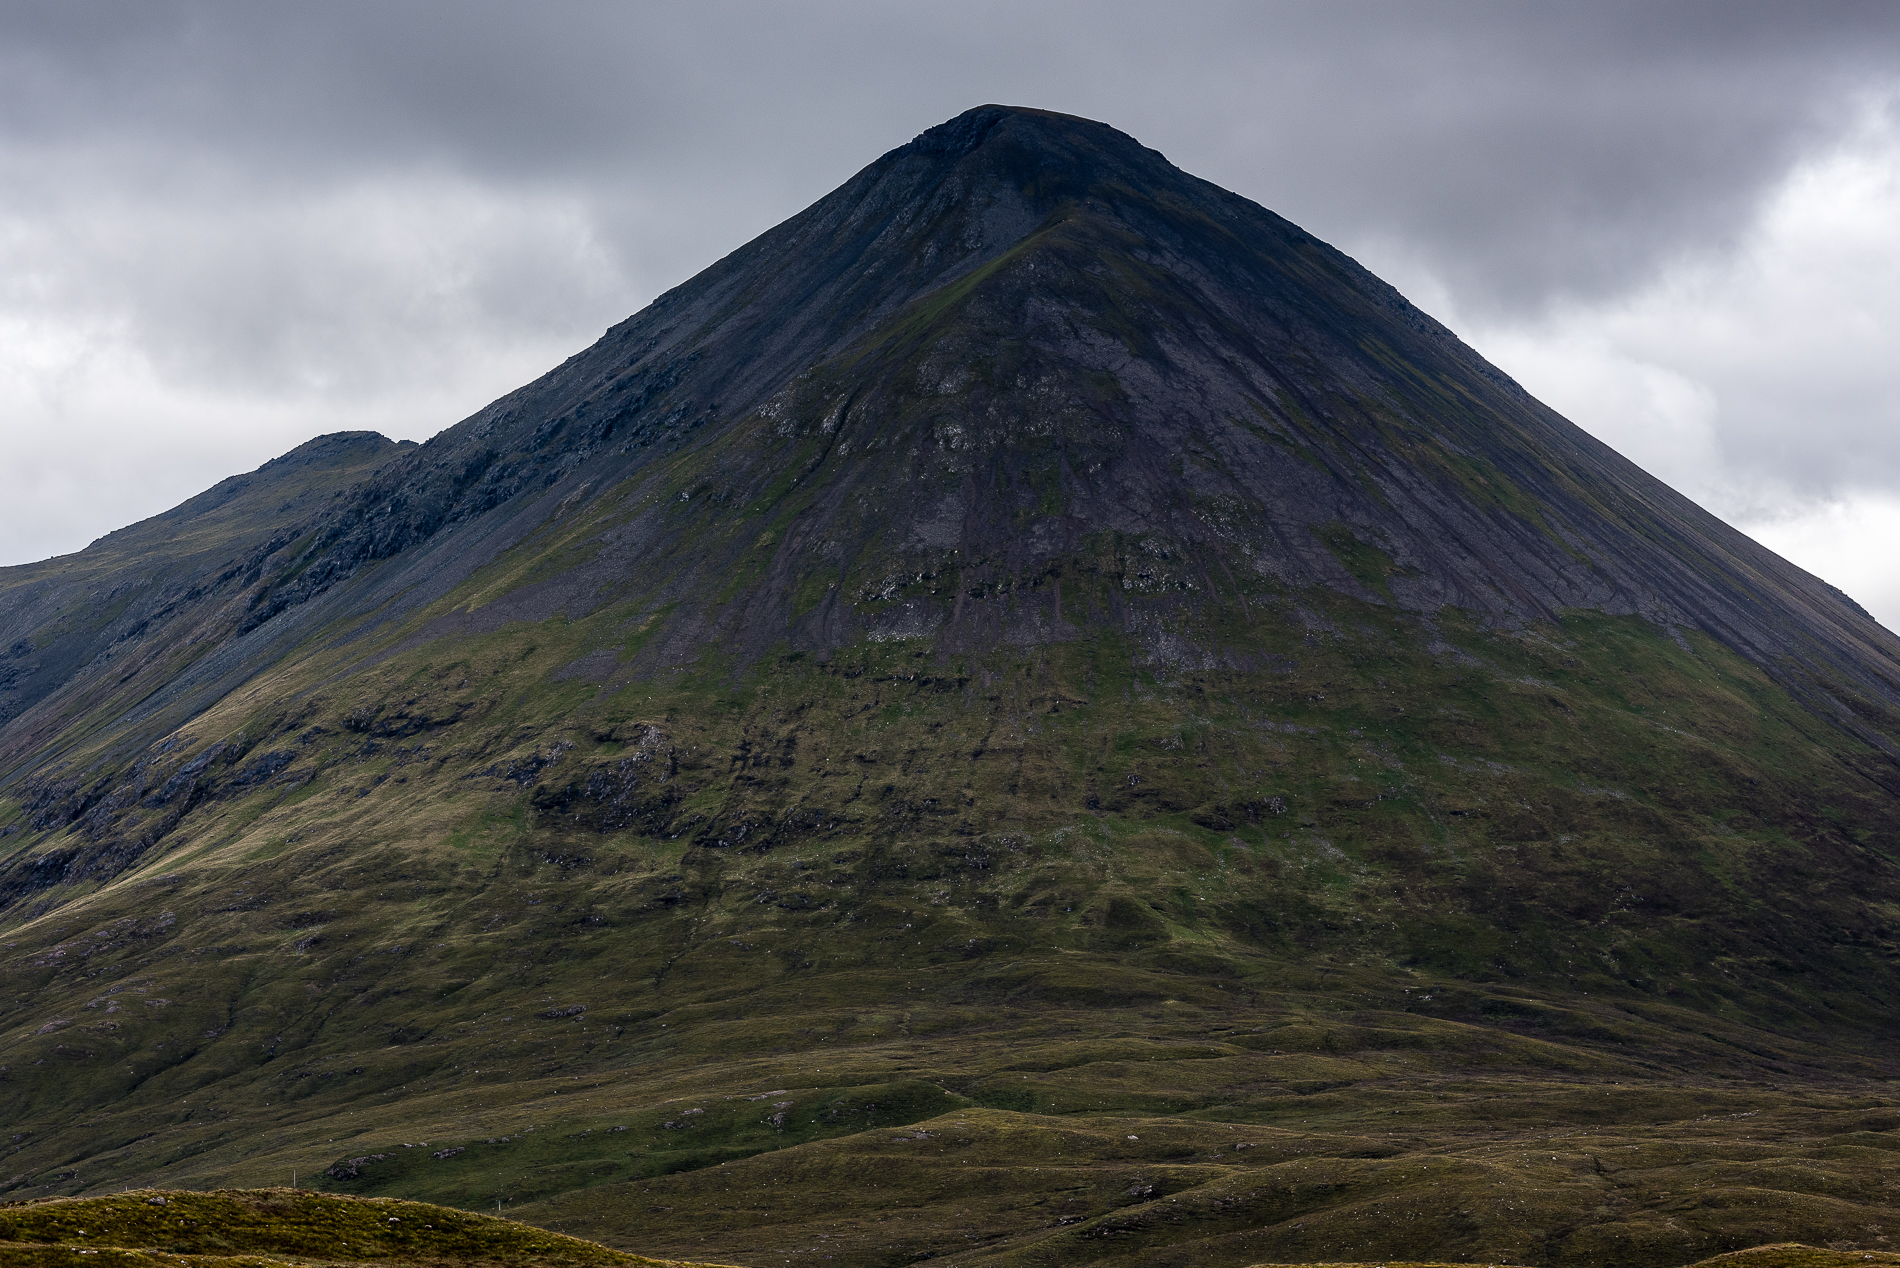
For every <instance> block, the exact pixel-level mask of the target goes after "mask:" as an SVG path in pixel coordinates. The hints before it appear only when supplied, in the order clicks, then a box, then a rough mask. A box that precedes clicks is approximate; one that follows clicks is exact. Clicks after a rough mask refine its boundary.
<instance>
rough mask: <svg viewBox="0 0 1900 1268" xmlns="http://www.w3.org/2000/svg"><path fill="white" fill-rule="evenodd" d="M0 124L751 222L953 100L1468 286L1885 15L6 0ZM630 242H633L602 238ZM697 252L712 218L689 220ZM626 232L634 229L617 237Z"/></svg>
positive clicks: (1888, 24)
mask: <svg viewBox="0 0 1900 1268" xmlns="http://www.w3.org/2000/svg"><path fill="white" fill-rule="evenodd" d="M6 28H7V30H6V34H7V38H6V41H5V43H6V47H7V48H8V49H9V50H10V51H9V53H8V54H7V55H6V70H7V72H8V73H7V74H6V75H4V76H3V77H0V79H4V82H6V83H8V84H11V85H12V87H11V88H10V89H0V94H4V96H3V97H0V101H3V102H4V105H3V106H0V110H4V113H5V116H6V117H7V119H8V120H9V129H10V131H12V132H13V133H14V134H15V136H16V137H17V138H19V139H21V140H28V139H32V140H35V141H37V142H38V143H40V144H47V145H63V144H79V145H88V144H97V145H101V146H106V147H110V146H113V145H123V144H125V143H127V141H128V140H131V141H133V142H135V143H136V144H137V145H139V146H140V147H141V148H143V149H145V150H147V151H151V150H178V151H186V152H189V151H192V150H201V151H211V152H213V153H215V154H217V155H220V156H223V157H225V158H226V159H228V160H229V161H230V162H232V163H234V164H238V165H241V166H242V167H243V168H244V170H245V171H246V172H247V173H251V174H253V178H254V179H262V178H263V175H264V174H265V173H271V174H273V175H274V176H275V177H276V178H277V179H283V180H289V181H292V182H305V181H310V180H318V179H329V180H335V179H340V178H352V177H358V176H361V175H364V174H368V173H374V172H376V171H378V170H382V171H385V172H387V171H391V170H395V171H403V170H411V169H413V168H414V166H416V165H418V164H420V165H424V166H440V167H443V168H447V169H452V170H455V171H458V172H462V173H465V174H467V175H470V176H472V177H474V178H476V179H481V180H488V181H498V182H502V183H505V184H513V183H535V184H555V185H559V186H563V187H566V188H571V189H577V190H580V191H583V192H584V193H585V194H586V195H587V196H589V197H590V198H592V199H594V200H595V201H596V202H597V203H598V205H599V208H600V214H601V216H602V219H603V223H605V224H608V225H614V224H621V225H623V226H624V225H626V223H627V221H628V219H629V217H628V213H627V211H626V208H625V204H627V203H628V202H630V201H643V200H650V198H651V196H652V194H653V193H654V192H656V191H660V192H664V193H667V194H669V195H671V196H673V197H676V198H679V199H680V200H681V201H682V202H684V203H686V204H689V205H692V204H701V205H703V204H709V203H725V204H727V205H733V204H738V205H742V206H745V207H748V208H751V209H754V210H753V214H750V215H743V216H731V215H728V216H716V217H715V218H714V222H713V223H714V224H716V225H717V227H719V228H720V229H727V228H730V229H735V230H754V231H756V230H758V229H762V228H764V227H766V225H768V224H769V223H771V222H772V221H774V220H776V219H778V218H780V217H781V216H782V215H784V214H787V213H789V212H790V211H792V210H795V209H796V207H797V206H798V205H802V203H803V202H805V201H808V200H809V199H811V198H814V197H816V196H817V195H818V194H820V193H822V192H823V191H824V190H825V189H827V188H829V187H831V186H832V185H834V184H836V183H837V182H838V181H839V180H841V179H842V178H843V177H844V176H846V175H848V174H849V172H850V171H852V170H854V169H855V168H856V167H857V166H860V165H861V164H862V163H863V162H865V161H867V160H868V159H869V158H871V157H873V156H874V155H875V154H876V153H878V152H879V151H881V150H882V149H884V148H886V147H888V146H889V145H894V144H897V143H900V142H901V141H903V140H905V139H907V138H908V137H909V136H910V135H911V134H913V133H915V132H916V131H918V130H920V129H921V128H923V127H926V126H928V125H930V124H931V123H934V122H937V121H939V120H940V119H941V118H942V117H945V116H947V115H949V114H951V113H955V112H956V111H958V110H961V109H963V108H965V107H967V106H969V105H973V104H976V103H977V102H978V101H979V100H986V99H991V98H1005V99H1010V100H1020V101H1025V102H1027V103H1030V104H1039V105H1045V106H1049V107H1051V108H1057V109H1065V110H1070V111H1073V112H1076V113H1083V114H1090V115H1093V116H1095V117H1100V118H1104V119H1106V120H1108V121H1109V122H1112V123H1115V124H1117V125H1118V126H1121V127H1123V128H1124V129H1125V130H1128V131H1131V132H1134V133H1135V134H1136V135H1138V136H1140V137H1141V138H1142V139H1143V140H1145V141H1147V142H1148V143H1149V144H1152V145H1155V146H1156V147H1157V148H1160V149H1163V150H1164V151H1166V152H1167V153H1169V154H1170V156H1171V157H1174V158H1175V159H1176V160H1177V161H1178V162H1182V163H1184V165H1187V166H1189V167H1190V169H1191V170H1197V171H1199V172H1201V173H1202V174H1205V175H1207V176H1208V177H1209V178H1210V179H1213V180H1216V181H1219V182H1220V183H1222V184H1226V185H1229V186H1230V187H1234V188H1238V189H1240V190H1241V191H1242V192H1244V193H1248V194H1250V195H1252V196H1254V197H1257V198H1260V199H1261V200H1263V201H1265V202H1266V203H1267V204H1268V205H1270V206H1273V207H1274V208H1275V209H1276V210H1280V211H1281V212H1282V213H1283V214H1287V215H1289V216H1290V217H1292V218H1293V219H1296V220H1299V221H1301V222H1302V223H1306V224H1307V225H1308V227H1310V228H1312V229H1314V230H1315V231H1316V232H1319V233H1321V234H1322V235H1325V236H1333V237H1345V238H1350V237H1352V236H1355V235H1360V236H1363V235H1369V234H1388V235H1393V236H1396V237H1400V238H1403V239H1405V240H1406V241H1408V242H1411V243H1413V244H1415V245H1416V246H1417V247H1419V248H1420V249H1422V250H1425V251H1428V252H1429V253H1430V254H1431V255H1432V257H1433V259H1434V262H1435V263H1436V264H1437V265H1438V266H1439V267H1440V269H1441V270H1442V271H1443V272H1444V274H1445V275H1446V276H1447V277H1448V278H1449V279H1451V280H1453V281H1455V282H1456V283H1457V284H1459V285H1460V286H1461V287H1462V288H1464V289H1465V290H1466V291H1467V292H1468V298H1469V299H1470V300H1471V301H1472V302H1487V303H1495V304H1500V305H1505V306H1517V307H1524V306H1534V305H1536V304H1538V303H1540V302H1542V301H1543V300H1544V299H1546V298H1548V297H1549V296H1550V295H1551V294H1553V293H1560V292H1579V293H1586V294H1589V293H1602V292H1605V291H1608V290H1614V289H1616V288H1618V287H1621V286H1625V285H1627V284H1629V282H1630V281H1631V280H1633V279H1635V278H1638V277H1640V276H1642V274H1643V273H1644V272H1645V271H1646V270H1647V269H1648V268H1650V267H1652V266H1653V265H1654V263H1655V261H1656V260H1657V259H1659V258H1662V257H1664V256H1667V255H1668V254H1670V253H1672V252H1676V251H1680V250H1682V249H1684V248H1685V246H1687V245H1689V244H1692V243H1693V244H1703V245H1706V244H1708V243H1709V242H1711V241H1712V240H1718V239H1720V238H1722V237H1723V236H1724V235H1727V234H1729V233H1732V232H1733V231H1734V230H1735V229H1736V228H1737V227H1738V226H1739V225H1741V224H1742V223H1743V222H1744V221H1745V219H1746V217H1747V215H1748V214H1749V213H1750V211H1751V210H1752V208H1753V206H1754V203H1755V200H1756V198H1757V197H1758V195H1759V194H1760V192H1761V191H1762V190H1763V189H1764V188H1766V187H1767V186H1768V185H1769V184H1770V183H1771V182H1772V181H1773V180H1774V179H1775V177H1776V176H1778V175H1779V174H1780V173H1781V172H1783V171H1784V170H1785V169H1786V167H1787V165H1788V164H1789V162H1790V161H1791V160H1792V159H1793V157H1794V156H1795V155H1797V154H1798V153H1800V152H1801V151H1802V150H1803V149H1804V148H1805V147H1806V146H1809V145H1811V144H1812V143H1813V142H1814V141H1815V139H1816V137H1817V136H1820V135H1823V134H1825V133H1827V132H1828V131H1829V130H1830V129H1836V128H1838V127H1839V126H1840V125H1841V122H1842V120H1843V117H1844V112H1845V111H1846V109H1847V108H1848V106H1849V105H1850V103H1851V100H1852V98H1853V97H1854V95H1855V93H1856V91H1857V90H1859V89H1861V88H1863V87H1864V86H1866V85H1867V84H1869V83H1874V82H1880V81H1883V80H1884V81H1886V82H1891V80H1892V78H1893V76H1894V75H1895V73H1896V68H1897V67H1900V15H1897V14H1896V11H1895V10H1894V9H1892V7H1891V6H1887V5H1882V4H1848V3H1833V4H1828V3H1818V4H1803V5H1799V6H1794V5H1787V4H1783V3H1748V2H1745V0H1736V2H1731V3H1654V2H1650V3H1599V4H1591V5H1587V6H1586V5H1561V6H1559V5H1549V6H1545V5H1538V6H1531V5H1523V4H1519V3H1495V2H1494V3H1471V2H1465V3H1438V4H1418V3H1410V2H1394V0H1388V2H1384V3H1304V4H1292V3H1279V4H1272V3H1268V4H1259V3H1255V4H1201V5H1184V6H1171V7H1170V9H1169V10H1168V11H1167V13H1166V15H1165V18H1164V17H1163V16H1162V15H1161V14H1160V12H1159V11H1158V10H1156V9H1155V7H1154V6H1152V5H1147V4H1132V3H1102V2H1100V0H1097V2H1094V3H1088V4H1045V5H1027V6H1025V5H1019V4H1000V3H975V4H966V5H959V6H955V7H954V8H952V7H949V6H914V7H909V8H900V7H895V6H889V5H885V4H869V3H836V2H833V3H814V4H808V5H801V6H797V7H796V8H787V7H786V6H783V5H777V4H737V3H710V4H701V5H695V6H658V5H653V6H628V5H624V4H619V3H578V2H568V3H559V2H551V3H542V4H537V5H533V6H522V5H518V4H503V3H458V4H429V3H407V4H404V3H396V4H390V3H365V2H357V3H331V4H326V5H322V6H259V5H248V4H234V3H220V4H184V3H164V2H145V3H136V2H122V3H117V4H90V5H83V6H81V5H65V4H47V5H25V6H14V7H12V8H10V9H9V10H7V12H6ZM628 232H629V233H631V232H634V231H632V230H628ZM686 236H687V237H688V238H690V239H691V248H692V252H691V253H689V254H683V255H682V256H681V257H680V258H678V259H676V260H669V261H668V263H669V264H670V265H672V267H673V269H674V271H678V270H680V269H690V267H691V264H690V263H689V262H688V261H689V259H690V260H693V261H700V262H703V260H704V259H708V258H711V256H712V255H714V254H722V253H723V249H722V248H728V247H730V246H732V245H736V243H733V242H714V241H711V240H705V239H701V238H698V237H696V236H694V235H692V234H690V232H688V233H687V235H686ZM624 245H625V247H626V249H629V250H637V249H638V246H637V244H636V243H633V242H628V243H626V244H624Z"/></svg>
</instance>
